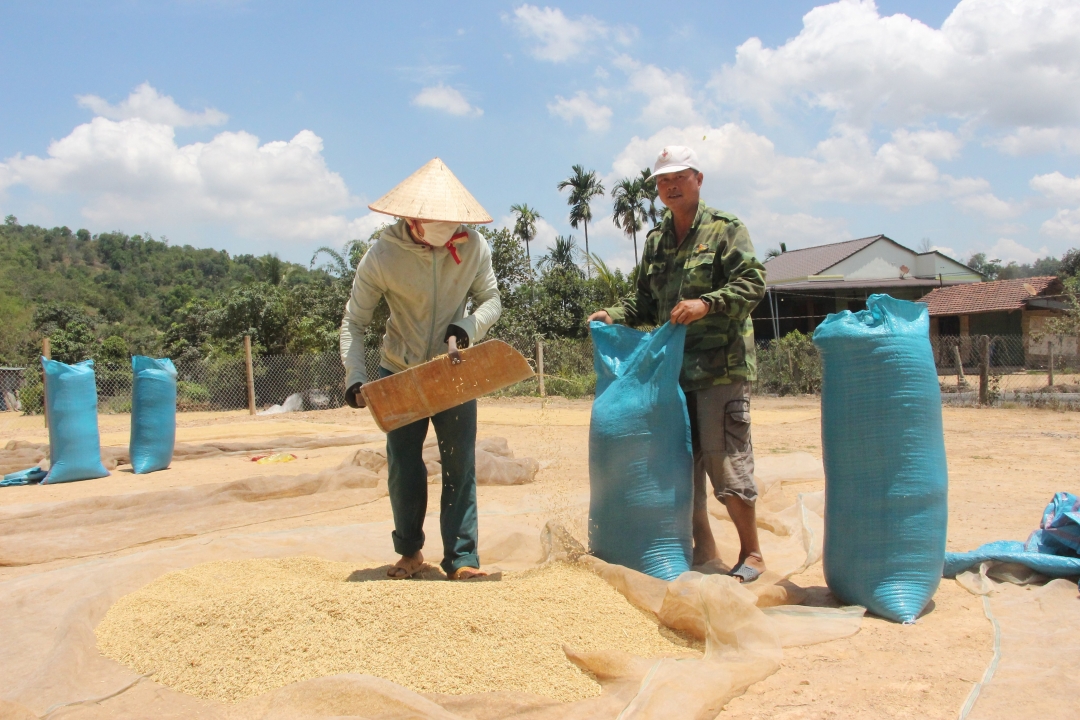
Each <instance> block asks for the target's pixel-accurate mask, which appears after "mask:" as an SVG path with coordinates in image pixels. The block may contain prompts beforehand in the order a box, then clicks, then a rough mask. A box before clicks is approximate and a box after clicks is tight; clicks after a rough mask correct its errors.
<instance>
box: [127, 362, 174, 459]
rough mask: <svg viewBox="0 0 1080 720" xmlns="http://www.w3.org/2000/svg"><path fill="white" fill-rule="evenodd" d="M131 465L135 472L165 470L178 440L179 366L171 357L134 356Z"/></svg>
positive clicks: (129, 446)
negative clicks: (177, 388)
mask: <svg viewBox="0 0 1080 720" xmlns="http://www.w3.org/2000/svg"><path fill="white" fill-rule="evenodd" d="M131 367H132V370H133V377H134V380H133V383H134V384H133V386H132V390H131V441H130V444H129V445H128V452H130V453H131V467H132V468H133V469H134V471H135V473H136V474H140V473H149V472H154V471H156V470H164V469H165V468H167V467H169V463H170V462H172V456H173V446H174V445H175V444H176V368H175V367H174V366H173V363H172V360H170V359H168V358H162V359H160V360H155V359H154V358H149V357H146V356H144V355H135V356H133V357H132V358H131Z"/></svg>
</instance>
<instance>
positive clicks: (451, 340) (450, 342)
mask: <svg viewBox="0 0 1080 720" xmlns="http://www.w3.org/2000/svg"><path fill="white" fill-rule="evenodd" d="M446 354H447V355H449V356H450V363H451V364H452V365H460V364H461V363H463V362H465V358H463V357H461V351H460V350H458V349H457V336H456V335H451V336H450V337H448V338H446Z"/></svg>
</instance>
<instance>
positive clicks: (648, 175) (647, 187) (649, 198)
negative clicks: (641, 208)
mask: <svg viewBox="0 0 1080 720" xmlns="http://www.w3.org/2000/svg"><path fill="white" fill-rule="evenodd" d="M640 180H641V193H642V199H643V200H644V201H646V202H648V203H649V205H648V207H647V208H646V209H645V217H647V218H649V221H650V222H652V224H653V227H656V226H657V225H659V224H660V218H661V217H663V215H664V213H663V211H661V210H657V208H656V199H657V198H659V197H660V191H659V190H658V189H657V188H656V178H654V177H653V174H652V170H650V169H649V168H642V169H641V178H640Z"/></svg>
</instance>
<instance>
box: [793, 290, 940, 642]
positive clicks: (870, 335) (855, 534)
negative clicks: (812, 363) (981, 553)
mask: <svg viewBox="0 0 1080 720" xmlns="http://www.w3.org/2000/svg"><path fill="white" fill-rule="evenodd" d="M866 306H867V309H866V310H863V311H861V312H857V313H851V312H848V311H847V310H845V311H844V312H841V313H837V314H834V315H829V316H828V317H827V318H826V319H825V321H824V322H823V323H822V324H821V325H819V326H818V328H817V329H816V330H815V331H814V344H815V345H817V347H818V348H819V349H820V350H821V357H822V389H821V444H822V450H823V454H824V464H825V549H824V555H823V558H822V559H823V562H824V566H825V582H826V583H827V584H828V586H829V589H830V590H832V592H833V594H835V595H836V596H837V597H838V598H840V600H841V601H843V602H845V603H852V604H858V605H863V606H865V607H866V608H867V609H868V610H870V611H871V612H873V613H875V614H877V615H880V616H881V617H884V618H888V619H890V620H897V621H900V622H914V620H915V618H916V617H918V615H919V613H920V612H922V610H923V608H924V607H926V604H927V603H928V602H930V598H932V597H933V595H934V592H936V591H937V587H938V584H939V583H940V581H941V570H942V566H943V564H944V562H945V535H946V530H947V526H948V483H949V481H948V469H947V467H946V464H945V436H944V432H943V430H942V424H941V390H940V387H939V385H938V378H937V370H936V368H935V366H934V355H933V351H932V350H931V348H930V334H929V328H930V322H929V317H928V315H927V311H926V305H924V304H922V303H913V302H907V301H904V300H896V299H894V298H891V297H889V296H888V295H871V296H870V298H869V299H868V300H867V301H866Z"/></svg>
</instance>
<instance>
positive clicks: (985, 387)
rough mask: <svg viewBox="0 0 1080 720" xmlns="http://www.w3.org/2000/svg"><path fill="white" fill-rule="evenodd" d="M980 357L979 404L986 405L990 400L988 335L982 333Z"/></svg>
mask: <svg viewBox="0 0 1080 720" xmlns="http://www.w3.org/2000/svg"><path fill="white" fill-rule="evenodd" d="M979 345H980V346H981V350H982V353H981V354H982V357H981V358H979V404H980V405H987V404H989V402H990V336H989V335H983V336H982V337H980V338H979Z"/></svg>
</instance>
